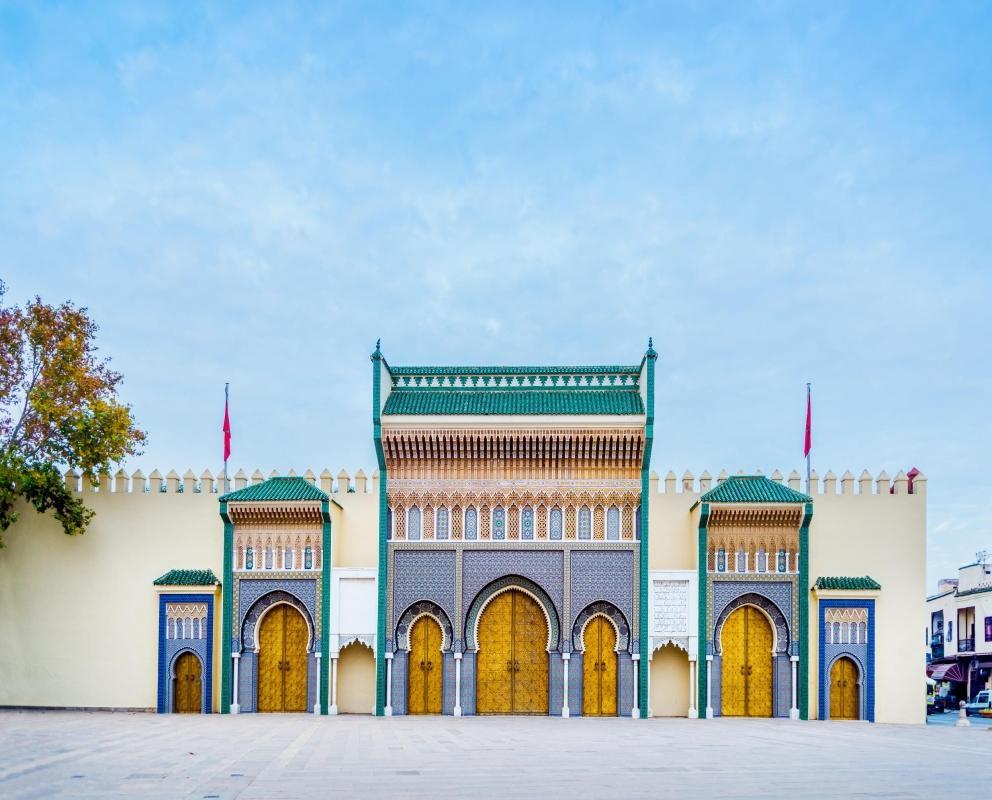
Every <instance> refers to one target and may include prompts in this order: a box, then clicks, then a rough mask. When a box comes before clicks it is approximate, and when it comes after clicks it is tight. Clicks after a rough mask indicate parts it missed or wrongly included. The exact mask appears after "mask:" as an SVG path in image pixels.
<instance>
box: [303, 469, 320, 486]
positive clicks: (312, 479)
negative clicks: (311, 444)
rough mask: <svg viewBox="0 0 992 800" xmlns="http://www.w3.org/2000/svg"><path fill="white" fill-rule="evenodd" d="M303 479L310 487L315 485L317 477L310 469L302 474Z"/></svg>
mask: <svg viewBox="0 0 992 800" xmlns="http://www.w3.org/2000/svg"><path fill="white" fill-rule="evenodd" d="M303 479H304V480H305V481H306V482H307V483H309V484H310V485H311V486H316V485H317V476H316V475H315V474H314V471H313V470H312V469H308V470H307V471H306V472H304V473H303Z"/></svg>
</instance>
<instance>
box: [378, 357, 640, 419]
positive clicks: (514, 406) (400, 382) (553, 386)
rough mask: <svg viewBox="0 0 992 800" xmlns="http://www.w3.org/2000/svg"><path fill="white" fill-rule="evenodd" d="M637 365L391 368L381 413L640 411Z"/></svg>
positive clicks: (613, 413)
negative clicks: (387, 392)
mask: <svg viewBox="0 0 992 800" xmlns="http://www.w3.org/2000/svg"><path fill="white" fill-rule="evenodd" d="M640 369H641V368H640V366H585V367H390V376H391V380H392V386H391V392H390V395H389V397H388V399H387V400H386V406H385V408H384V409H383V412H382V413H383V414H384V415H421V414H427V415H431V414H438V415H441V414H444V415H448V414H451V415H459V414H461V415H467V414H471V415H498V414H504V415H506V414H603V415H632V414H643V413H644V404H643V402H642V401H641V395H640V387H639V385H638V377H639V375H640Z"/></svg>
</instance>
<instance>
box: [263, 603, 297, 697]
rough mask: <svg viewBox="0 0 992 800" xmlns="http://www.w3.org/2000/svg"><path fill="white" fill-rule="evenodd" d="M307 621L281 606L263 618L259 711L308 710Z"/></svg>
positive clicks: (294, 611)
mask: <svg viewBox="0 0 992 800" xmlns="http://www.w3.org/2000/svg"><path fill="white" fill-rule="evenodd" d="M307 638H308V629H307V623H306V620H305V619H304V618H303V615H302V614H300V612H299V611H297V610H296V609H295V608H293V607H292V606H289V605H286V604H284V603H283V604H280V605H278V606H276V607H275V608H273V609H272V610H271V611H269V612H268V613H267V614H266V615H265V616H264V617H263V618H262V624H261V625H260V626H259V631H258V710H259V711H276V712H281V711H306V710H307Z"/></svg>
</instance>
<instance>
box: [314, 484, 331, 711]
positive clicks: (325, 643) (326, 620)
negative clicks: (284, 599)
mask: <svg viewBox="0 0 992 800" xmlns="http://www.w3.org/2000/svg"><path fill="white" fill-rule="evenodd" d="M320 516H321V520H322V530H321V553H323V559H324V560H323V562H322V563H321V565H320V567H321V569H320V580H321V586H320V592H321V595H322V596H323V602H322V603H321V606H320V629H321V636H320V697H319V698H317V702H319V703H320V713H321V714H322V715H326V714H327V713H328V712H329V711H330V707H329V706H328V700H329V699H330V682H329V671H330V670H329V666H330V657H331V636H330V633H329V631H330V630H331V569H333V566H334V558H333V556H334V553H333V551H332V550H331V504H330V501H328V500H322V501H321V503H320Z"/></svg>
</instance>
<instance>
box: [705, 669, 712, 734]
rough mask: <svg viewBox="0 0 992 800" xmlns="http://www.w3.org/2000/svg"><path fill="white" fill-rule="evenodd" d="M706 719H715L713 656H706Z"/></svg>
mask: <svg viewBox="0 0 992 800" xmlns="http://www.w3.org/2000/svg"><path fill="white" fill-rule="evenodd" d="M706 719H713V656H706Z"/></svg>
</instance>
